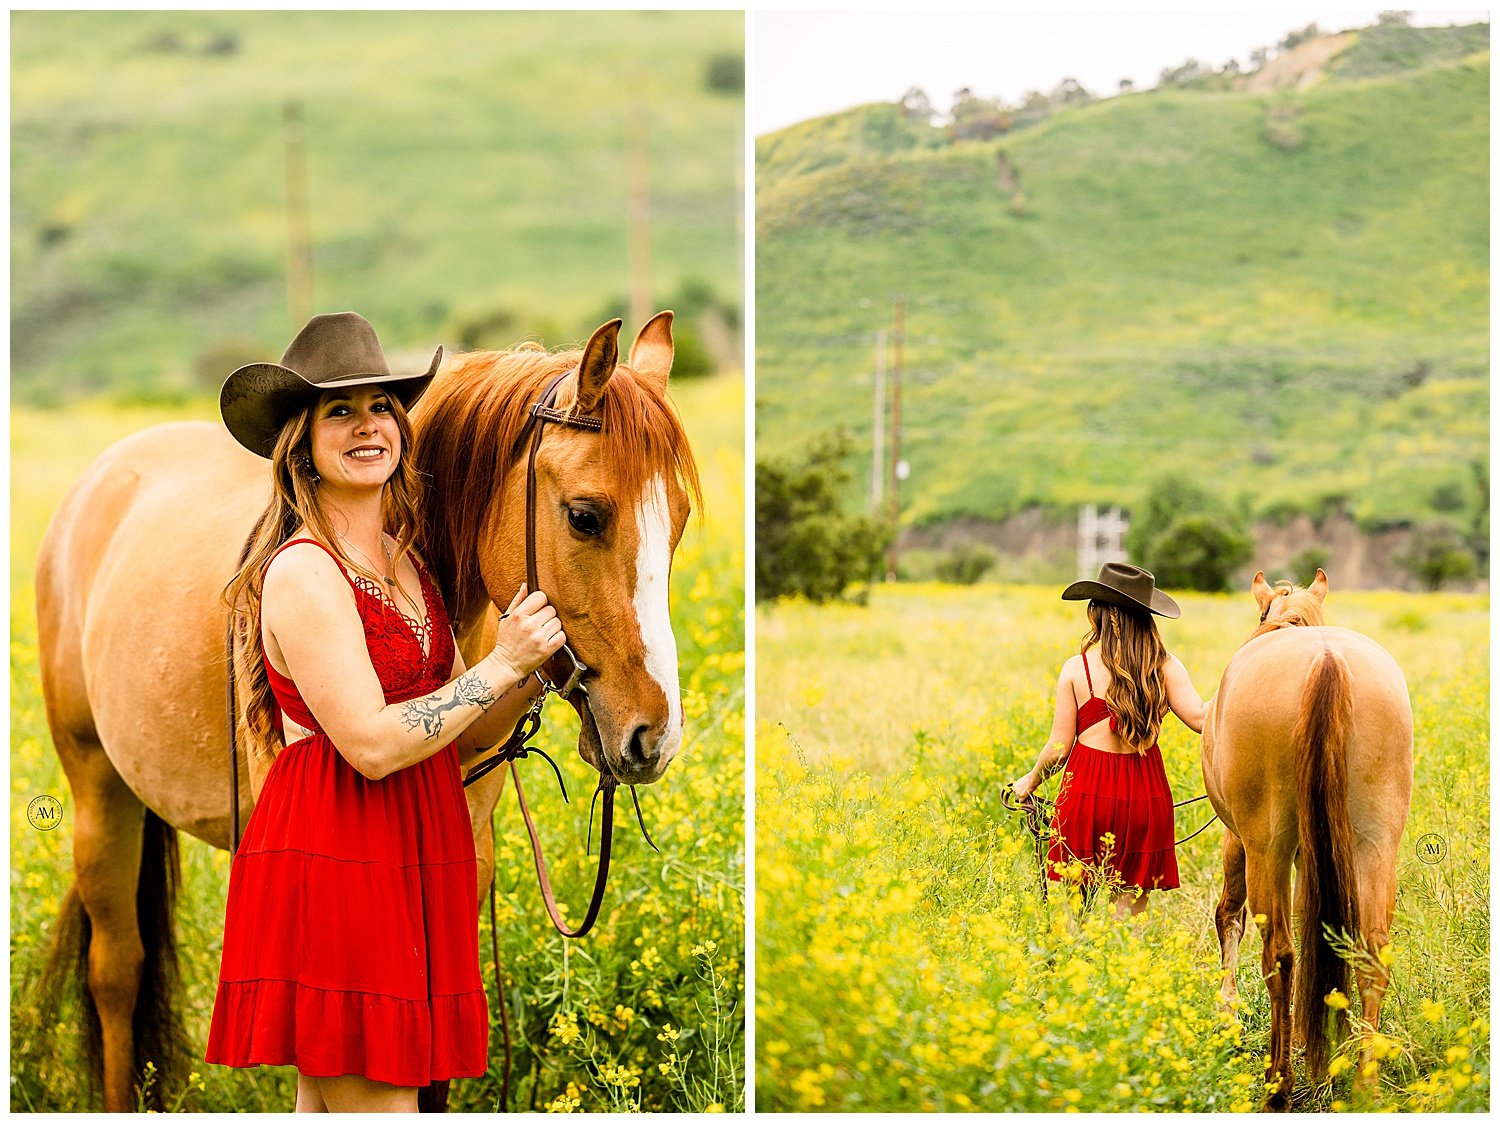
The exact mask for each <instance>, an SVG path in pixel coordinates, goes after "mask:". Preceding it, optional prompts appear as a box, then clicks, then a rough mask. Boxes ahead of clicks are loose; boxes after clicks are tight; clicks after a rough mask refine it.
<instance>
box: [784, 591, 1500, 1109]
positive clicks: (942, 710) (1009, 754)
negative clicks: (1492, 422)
mask: <svg viewBox="0 0 1500 1123" xmlns="http://www.w3.org/2000/svg"><path fill="white" fill-rule="evenodd" d="M1331 576H1332V581H1333V590H1332V592H1331V593H1330V594H1329V597H1328V601H1327V603H1326V606H1325V607H1326V610H1327V613H1328V620H1329V623H1331V624H1339V625H1343V626H1346V627H1351V628H1354V629H1356V630H1358V631H1361V632H1364V633H1366V634H1368V635H1370V636H1373V637H1374V638H1376V639H1377V640H1378V641H1379V642H1381V643H1382V644H1384V645H1385V646H1386V647H1387V648H1388V649H1389V650H1390V651H1391V653H1392V654H1393V655H1394V656H1395V657H1396V660H1397V661H1398V662H1399V663H1400V664H1401V666H1402V668H1403V670H1404V672H1405V674H1406V678H1407V682H1408V685H1409V687H1410V690H1411V695H1412V705H1413V711H1414V716H1415V721H1416V750H1415V756H1416V763H1415V771H1416V776H1415V784H1414V788H1413V799H1412V807H1411V815H1410V817H1409V819H1408V821H1407V825H1406V833H1405V835H1404V836H1403V840H1402V853H1401V858H1400V863H1399V868H1398V873H1399V890H1398V896H1397V904H1396V910H1397V911H1396V919H1395V923H1394V925H1393V928H1392V932H1391V938H1392V941H1393V943H1392V951H1393V954H1394V966H1393V981H1392V984H1391V988H1390V991H1389V993H1388V994H1387V997H1386V1002H1385V1006H1384V1010H1383V1013H1382V1018H1381V1025H1380V1036H1379V1037H1378V1038H1377V1039H1376V1041H1375V1047H1374V1052H1375V1055H1376V1059H1375V1060H1374V1061H1373V1062H1372V1064H1373V1065H1374V1066H1375V1068H1376V1072H1377V1076H1378V1091H1377V1093H1376V1094H1375V1095H1374V1096H1373V1097H1372V1098H1368V1099H1367V1098H1365V1097H1357V1096H1355V1095H1354V1093H1353V1092H1352V1090H1351V1085H1352V1077H1353V1075H1354V1073H1353V1072H1352V1071H1351V1069H1352V1066H1353V1065H1355V1064H1357V1063H1358V1057H1357V1055H1356V1054H1355V1052H1354V1050H1353V1049H1352V1048H1351V1047H1350V1046H1349V1044H1347V1043H1346V1044H1345V1045H1344V1046H1342V1047H1341V1048H1340V1049H1339V1050H1338V1051H1337V1052H1336V1054H1335V1055H1334V1058H1333V1061H1332V1063H1331V1065H1330V1072H1331V1073H1332V1074H1333V1075H1332V1076H1331V1078H1330V1079H1327V1080H1324V1081H1323V1082H1322V1083H1320V1084H1316V1085H1314V1084H1312V1083H1310V1082H1309V1080H1308V1077H1307V1074H1306V1071H1305V1069H1304V1068H1303V1067H1302V1066H1301V1063H1300V1055H1298V1057H1297V1058H1296V1059H1297V1086H1296V1091H1295V1094H1294V1106H1295V1107H1297V1108H1298V1109H1302V1110H1333V1111H1341V1110H1359V1109H1386V1110H1392V1109H1394V1110H1402V1111H1483V1110H1486V1109H1487V1107H1488V1104H1489V1094H1490V1088H1489V1069H1490V1059H1489V1045H1488V1041H1489V1017H1490V1007H1489V950H1490V949H1489V927H1490V924H1489V903H1488V902H1489V842H1490V840H1489V803H1488V792H1489V768H1488V751H1489V714H1488V698H1489V668H1488V646H1489V644H1488V635H1489V631H1488V627H1489V625H1488V620H1489V617H1488V609H1489V605H1488V598H1487V597H1483V596H1473V595H1462V596H1461V595H1442V594H1434V595H1425V596H1415V595H1404V594H1398V593H1342V592H1340V591H1339V589H1338V575H1337V574H1336V573H1335V574H1333V575H1331ZM1180 600H1181V602H1182V608H1183V616H1182V619H1181V620H1180V621H1165V622H1163V623H1162V625H1161V628H1162V634H1163V638H1164V639H1165V641H1166V643H1167V646H1168V648H1169V649H1170V650H1171V651H1173V653H1175V654H1177V655H1178V656H1180V657H1181V658H1182V660H1183V662H1184V663H1185V664H1186V665H1187V667H1188V670H1189V672H1190V673H1191V674H1192V676H1193V680H1194V684H1195V685H1196V686H1197V688H1198V691H1199V693H1200V694H1203V695H1204V696H1205V697H1206V696H1208V695H1209V694H1211V693H1212V692H1213V691H1214V690H1215V689H1216V687H1217V684H1218V679H1219V675H1220V674H1221V673H1222V671H1223V668H1224V666H1225V664H1226V663H1227V662H1228V660H1229V657H1230V656H1231V655H1232V653H1233V652H1234V650H1235V648H1236V647H1237V646H1238V645H1239V644H1240V643H1241V642H1242V641H1243V640H1244V639H1245V638H1246V637H1247V636H1248V635H1249V634H1250V632H1251V631H1252V630H1253V628H1254V626H1255V624H1256V621H1257V615H1258V614H1257V611H1256V608H1255V604H1254V601H1253V600H1252V599H1251V597H1250V595H1249V592H1248V590H1246V591H1245V592H1244V593H1241V594H1236V595H1233V596H1230V595H1225V596H1203V595H1186V596H1182V597H1181V598H1180ZM1085 630H1086V621H1085V619H1084V614H1083V612H1082V609H1081V606H1079V605H1076V604H1066V603H1064V602H1061V601H1059V600H1058V596H1057V590H1055V589H1040V588H1031V587H1011V586H994V585H984V586H975V587H970V588H963V589H959V588H952V587H942V586H922V585H918V586H910V585H908V586H902V587H899V588H895V589H886V588H877V589H875V590H874V591H873V595H872V597H871V601H870V605H869V606H868V607H863V608H862V607H856V606H853V605H839V606H824V607H813V606H809V605H806V604H802V603H786V602H783V603H777V604H774V605H771V606H767V607H763V608H761V609H760V610H759V612H758V614H757V622H756V637H757V638H756V667H757V681H756V708H757V725H756V762H757V763H756V769H757V771H756V837H757V855H756V910H757V911H756V916H757V926H758V927H757V932H756V955H757V960H756V1053H757V1056H756V1104H757V1107H758V1108H759V1109H760V1110H810V1111H868V1110H898V1111H934V1110H935V1111H1009V1110H1018V1111H1020V1110H1024V1111H1142V1110H1146V1111H1249V1110H1255V1109H1258V1108H1259V1107H1260V1105H1261V1102H1262V1099H1263V1094H1262V1088H1263V1077H1264V1070H1265V1064H1266V1059H1265V1058H1266V1050H1267V1043H1268V1035H1269V1011H1268V1006H1267V998H1266V990H1265V986H1264V985H1263V983H1262V982H1261V979H1260V977H1259V975H1260V938H1259V936H1258V935H1257V934H1256V933H1255V932H1254V931H1253V925H1252V926H1251V928H1252V931H1250V932H1248V933H1247V934H1246V936H1245V940H1244V943H1243V946H1242V948H1241V954H1240V967H1239V977H1238V983H1239V988H1240V993H1241V996H1242V999H1243V1004H1244V1006H1243V1009H1242V1010H1241V1024H1240V1026H1238V1027H1237V1026H1235V1025H1234V1024H1233V1023H1232V1022H1231V1021H1230V1020H1228V1019H1227V1018H1226V1017H1225V1016H1224V1015H1222V1014H1221V1013H1220V1012H1219V1010H1218V986H1219V949H1218V943H1217V939H1216V937H1215V935H1214V928H1213V908H1214V906H1215V905H1216V904H1217V901H1218V896H1219V887H1220V886H1219V879H1220V872H1221V861H1220V841H1221V838H1222V833H1223V830H1222V828H1221V827H1219V826H1217V824H1216V825H1214V826H1212V827H1210V828H1209V829H1208V830H1206V831H1204V833H1203V834H1201V835H1199V836H1198V837H1196V838H1194V839H1192V840H1191V841H1185V842H1183V844H1182V845H1181V846H1180V847H1179V851H1178V861H1179V866H1180V869H1181V877H1182V888H1181V889H1180V890H1177V891H1174V892H1170V893H1164V894H1152V900H1151V903H1150V907H1149V908H1148V910H1147V912H1146V914H1145V915H1144V916H1143V917H1141V918H1139V919H1137V920H1132V921H1115V920H1113V919H1112V918H1111V916H1110V914H1109V909H1108V906H1107V904H1099V905H1096V906H1094V907H1093V908H1092V909H1087V910H1086V909H1083V908H1082V907H1081V901H1080V899H1079V895H1078V893H1077V891H1076V890H1074V891H1073V892H1072V893H1069V892H1068V890H1067V889H1066V887H1060V886H1059V885H1058V884H1057V883H1053V884H1052V889H1051V892H1050V893H1049V898H1048V900H1046V901H1045V902H1044V901H1043V900H1042V899H1041V895H1040V892H1039V889H1038V865H1037V859H1036V855H1035V851H1034V850H1033V848H1032V840H1031V836H1030V835H1029V834H1028V833H1027V831H1026V827H1025V824H1024V820H1023V817H1022V816H1021V815H1019V814H1013V813H1010V812H1007V811H1006V810H1005V809H1004V808H1003V807H1002V805H1001V802H1000V797H1001V791H1002V788H1003V787H1004V785H1005V784H1006V783H1007V782H1008V781H1011V780H1014V779H1016V778H1018V777H1019V776H1021V775H1022V774H1023V773H1024V772H1026V771H1027V770H1028V769H1029V768H1030V767H1031V765H1032V764H1033V763H1034V762H1035V760H1036V756H1037V753H1038V751H1039V750H1040V749H1041V747H1042V745H1043V744H1044V742H1045V740H1046V737H1047V735H1048V733H1049V732H1050V729H1051V720H1052V707H1053V700H1054V698H1055V688H1056V676H1057V672H1058V669H1059V668H1060V667H1061V665H1062V663H1063V661H1064V659H1066V658H1067V657H1068V656H1069V655H1071V654H1073V653H1075V652H1076V651H1077V650H1078V645H1079V641H1080V639H1081V637H1082V635H1083V633H1084V632H1085ZM1161 746H1162V753H1163V757H1164V759H1165V761H1166V767H1167V775H1168V777H1169V779H1170V781H1171V785H1172V790H1173V793H1174V798H1175V799H1178V800H1181V799H1186V798H1188V797H1190V796H1195V795H1198V794H1200V793H1201V792H1202V790H1203V784H1202V778H1201V775H1200V771H1199V764H1198V743H1197V737H1196V736H1195V735H1193V734H1192V733H1190V732H1189V731H1188V730H1187V729H1186V728H1185V727H1184V726H1182V725H1181V724H1180V723H1179V722H1177V721H1176V719H1175V718H1171V717H1169V718H1168V719H1167V724H1166V725H1165V726H1164V727H1163V731H1162V739H1161ZM1058 782H1059V780H1058V778H1057V777H1055V776H1054V777H1053V779H1052V780H1051V781H1050V782H1049V783H1048V784H1047V785H1046V787H1045V788H1044V792H1045V793H1046V794H1048V795H1055V794H1056V790H1057V785H1058ZM1211 814H1212V812H1211V810H1209V809H1207V805H1206V803H1197V804H1193V805H1192V806H1189V807H1185V808H1182V809H1180V810H1179V811H1178V812H1177V836H1178V838H1179V839H1182V838H1184V836H1186V835H1187V834H1189V833H1190V832H1191V831H1192V830H1194V829H1196V828H1197V827H1198V826H1200V825H1201V824H1202V823H1203V822H1205V821H1206V820H1208V819H1209V817H1210V816H1211ZM1429 835H1436V836H1437V837H1438V838H1439V839H1440V840H1441V843H1442V845H1441V846H1440V847H1433V846H1431V845H1430V844H1429V845H1427V846H1426V847H1424V848H1423V849H1421V850H1420V851H1419V848H1418V845H1417V843H1418V839H1420V838H1423V836H1429ZM1437 855H1440V856H1437ZM1070 898H1071V899H1070ZM1335 1001H1337V998H1335Z"/></svg>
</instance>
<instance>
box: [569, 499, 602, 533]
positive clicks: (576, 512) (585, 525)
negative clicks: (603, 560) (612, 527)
mask: <svg viewBox="0 0 1500 1123" xmlns="http://www.w3.org/2000/svg"><path fill="white" fill-rule="evenodd" d="M568 525H569V526H571V527H572V528H573V529H574V530H576V531H577V532H578V533H579V534H587V535H588V536H589V537H590V538H596V537H598V536H599V535H601V534H603V533H604V524H603V523H601V522H600V521H599V516H598V515H596V514H595V513H594V512H593V511H590V510H587V509H576V508H573V507H569V508H568Z"/></svg>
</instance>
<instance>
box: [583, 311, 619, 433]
mask: <svg viewBox="0 0 1500 1123" xmlns="http://www.w3.org/2000/svg"><path fill="white" fill-rule="evenodd" d="M619 361H620V321H619V320H618V319H615V320H611V321H610V322H609V323H607V324H605V325H603V326H602V327H600V328H598V329H597V330H596V331H595V332H594V334H593V335H591V336H589V341H588V343H586V344H585V345H584V348H583V358H581V359H580V360H578V398H577V403H578V409H579V412H581V413H592V412H593V411H594V407H595V406H597V405H598V404H599V399H600V398H602V397H604V384H605V383H606V382H608V381H609V376H610V375H612V374H614V373H615V366H616V365H617V364H618V363H619Z"/></svg>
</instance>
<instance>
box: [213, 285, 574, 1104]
mask: <svg viewBox="0 0 1500 1123" xmlns="http://www.w3.org/2000/svg"><path fill="white" fill-rule="evenodd" d="M441 358H442V350H441V348H439V350H438V353H437V355H436V356H434V358H433V360H432V364H431V367H430V368H429V369H428V370H427V371H425V372H423V373H419V374H415V375H393V374H392V373H391V372H390V368H389V367H388V366H387V365H386V361H385V357H384V355H383V354H382V353H381V350H380V344H379V341H378V340H377V339H376V337H375V332H374V330H373V329H372V328H371V327H370V325H369V324H368V323H367V322H366V321H365V320H364V319H363V318H362V317H360V316H357V315H355V314H354V313H352V312H349V313H341V314H338V315H331V316H318V317H315V318H314V319H313V320H311V321H310V322H309V323H308V324H307V326H306V327H305V328H303V330H302V332H301V333H300V334H299V335H298V336H297V338H296V339H295V340H294V341H293V342H292V345H291V346H290V347H289V348H288V349H287V352H286V354H285V355H283V356H282V361H281V363H279V364H275V363H255V364H251V365H250V366H247V367H241V368H240V369H239V370H237V371H235V372H234V373H233V374H232V375H230V377H229V379H228V380H227V381H226V382H225V384H224V389H223V391H222V392H221V395H220V409H221V412H222V414H223V417H224V422H225V424H226V425H227V426H228V428H229V431H230V432H231V433H232V434H233V435H234V436H235V438H236V439H237V440H239V442H240V443H241V444H243V445H244V446H245V447H246V448H248V449H250V450H251V451H252V452H255V453H257V454H258V455H261V456H264V457H267V458H268V459H269V460H270V461H271V469H272V479H273V495H272V498H271V502H270V505H269V507H268V508H267V511H266V514H265V517H264V518H263V519H262V521H261V523H260V524H259V526H258V528H257V532H256V534H255V537H254V538H253V540H252V542H251V546H250V550H249V554H248V556H247V559H246V561H245V564H244V565H243V567H242V568H241V569H240V571H239V573H238V574H237V575H236V577H235V579H234V580H233V581H232V582H231V583H230V585H229V588H228V590H227V592H226V596H227V597H228V599H229V600H230V602H231V604H233V606H234V607H235V608H236V609H237V610H238V611H239V612H240V614H241V619H242V620H243V621H244V622H245V623H246V624H247V626H248V627H247V631H246V633H245V634H246V635H247V636H248V637H255V638H258V639H259V643H256V642H254V639H253V638H252V639H251V640H250V641H249V642H246V643H244V644H243V645H242V650H241V652H240V656H239V671H240V675H241V682H242V683H248V684H249V687H248V689H247V690H245V691H244V693H245V695H246V697H245V699H244V710H243V711H242V714H241V729H242V730H243V731H244V732H243V736H244V737H245V741H246V742H247V744H248V747H249V750H250V751H251V752H252V753H259V754H262V755H261V758H260V759H261V760H262V761H264V760H266V759H268V758H269V757H270V756H271V755H273V754H274V756H275V759H274V762H273V763H272V764H271V766H270V769H269V771H268V772H267V773H266V777H265V782H264V784H263V786H262V789H261V791H260V794H259V797H258V799H257V802H256V805H255V810H254V812H253V813H252V814H251V816H250V819H249V821H248V823H247V824H246V828H245V835H244V838H243V839H242V840H241V841H240V846H239V850H238V851H237V852H236V854H235V858H234V864H233V867H232V869H231V872H230V881H229V897H228V903H227V907H226V914H225V919H224V954H223V961H222V965H221V969H220V975H219V989H218V995H217V998H216V1001H215V1003H214V1011H213V1021H212V1025H211V1028H210V1030H209V1042H208V1054H207V1059H208V1060H209V1061H211V1062H214V1063H217V1064H226V1065H235V1066H242V1067H243V1066H250V1065H258V1064H273V1065H295V1066H296V1068H297V1072H298V1077H297V1110H298V1111H330V1110H331V1111H415V1110H416V1097H417V1088H419V1087H421V1086H423V1085H426V1084H429V1083H432V1082H434V1081H438V1080H445V1079H449V1078H452V1077H462V1076H478V1075H481V1074H482V1073H483V1072H484V1071H485V1068H486V1052H487V1044H488V1034H489V1013H488V1008H487V1005H486V1002H485V995H484V988H483V986H482V985H481V983H480V977H479V954H478V916H477V908H478V906H477V901H476V893H475V884H476V876H477V875H476V860H475V854H474V841H473V836H472V833H471V829H470V825H469V815H468V809H467V806H466V804H465V802H464V796H463V788H462V781H461V767H462V764H463V763H464V761H465V758H466V757H467V756H471V755H473V753H474V752H475V751H476V750H477V749H479V748H480V747H482V746H485V745H492V744H494V743H495V742H497V741H499V740H502V739H503V738H504V737H505V736H506V735H507V734H508V733H509V732H510V730H511V728H512V727H513V725H514V724H515V721H516V719H517V718H518V717H519V716H520V714H521V713H522V711H523V710H524V709H525V708H526V706H527V705H528V704H529V702H530V698H531V694H532V693H533V691H534V687H533V686H531V685H529V684H528V681H527V678H528V675H529V674H530V672H531V671H532V670H533V669H535V668H536V667H538V666H540V665H541V664H542V663H543V662H544V661H545V660H546V659H547V657H548V656H550V655H551V654H552V653H553V652H554V651H556V650H557V649H558V648H559V647H561V646H562V644H563V642H564V641H565V636H564V635H563V632H562V625H561V621H560V620H558V618H557V613H556V611H555V610H554V609H553V608H552V607H551V606H550V605H548V604H547V601H546V597H545V596H543V595H542V594H541V593H539V592H532V593H530V594H529V595H528V594H527V590H526V589H524V588H523V589H521V590H520V591H519V592H518V593H517V594H516V597H515V599H514V600H513V601H512V603H511V605H510V608H509V611H508V613H507V614H506V616H505V617H504V618H502V621H501V623H500V626H499V630H498V632H497V634H496V637H495V647H494V650H493V651H491V652H490V653H489V654H488V655H486V656H485V657H484V658H483V659H481V660H479V661H478V663H476V664H475V666H474V667H472V668H467V667H465V666H464V663H463V660H462V658H461V657H460V656H459V655H458V654H457V651H456V649H455V644H454V639H453V633H452V630H451V628H450V627H449V623H448V619H447V616H446V614H445V612H444V609H443V600H442V596H441V594H440V593H439V591H438V590H437V589H436V588H435V587H434V586H433V583H432V580H431V578H430V577H429V575H428V574H427V572H426V570H425V568H424V567H423V566H422V564H421V562H420V560H419V559H418V558H417V556H416V554H415V553H413V551H412V547H413V544H414V540H415V538H416V535H417V531H418V527H419V526H420V523H419V521H418V518H417V504H418V502H419V498H420V497H419V481H418V478H417V476H416V473H415V471H414V470H413V469H412V467H411V460H410V457H409V455H407V454H408V453H409V451H410V448H411V426H410V424H409V422H408V421H407V418H406V408H407V407H409V406H410V405H411V404H412V403H413V402H415V401H416V399H417V398H418V397H419V396H420V395H421V393H422V392H423V391H424V390H425V389H426V388H427V386H428V384H429V383H430V382H431V381H432V376H433V374H434V373H435V372H436V370H437V366H438V363H439V361H440V360H441ZM283 744H285V748H282V747H281V746H282V745H283Z"/></svg>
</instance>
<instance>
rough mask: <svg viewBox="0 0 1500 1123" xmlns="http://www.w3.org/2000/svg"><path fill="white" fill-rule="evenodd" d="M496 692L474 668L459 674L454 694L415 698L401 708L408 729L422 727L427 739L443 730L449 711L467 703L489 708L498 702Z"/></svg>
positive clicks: (403, 721) (404, 723)
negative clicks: (444, 696)
mask: <svg viewBox="0 0 1500 1123" xmlns="http://www.w3.org/2000/svg"><path fill="white" fill-rule="evenodd" d="M497 697H498V696H497V695H496V694H495V692H494V691H493V690H492V689H490V687H489V685H488V684H487V683H486V682H485V681H484V679H483V678H482V677H480V676H479V675H478V674H476V673H475V672H473V671H470V672H469V673H468V674H465V675H460V676H459V677H458V678H457V679H456V680H455V681H454V683H453V697H452V698H450V699H448V700H447V701H444V700H443V696H442V695H441V694H429V695H428V696H427V697H426V698H413V699H412V700H411V701H410V702H407V703H405V704H404V705H402V707H401V722H402V724H403V725H405V726H406V728H408V729H421V730H422V731H423V733H424V734H425V735H426V737H427V739H428V740H432V739H433V738H435V737H437V736H439V735H440V734H441V733H442V732H443V715H444V714H445V713H447V712H448V711H449V710H457V709H462V708H463V707H464V706H478V707H479V708H480V709H481V710H487V709H489V708H490V707H491V706H493V705H494V704H495V701H496V699H497Z"/></svg>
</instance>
